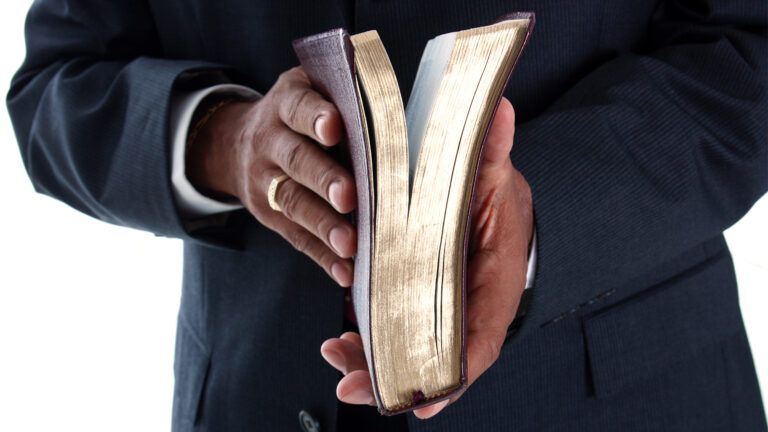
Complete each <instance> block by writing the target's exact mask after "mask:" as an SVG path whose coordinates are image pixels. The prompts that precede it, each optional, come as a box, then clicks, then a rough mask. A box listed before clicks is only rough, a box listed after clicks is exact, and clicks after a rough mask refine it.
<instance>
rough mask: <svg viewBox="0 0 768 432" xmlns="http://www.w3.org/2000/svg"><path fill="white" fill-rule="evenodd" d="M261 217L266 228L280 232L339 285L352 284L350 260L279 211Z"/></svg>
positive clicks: (346, 285)
mask: <svg viewBox="0 0 768 432" xmlns="http://www.w3.org/2000/svg"><path fill="white" fill-rule="evenodd" d="M263 219H264V220H263V221H262V222H263V223H264V225H265V226H267V228H269V229H271V230H273V231H275V232H277V233H278V234H280V235H281V236H282V237H283V238H284V239H285V240H287V241H288V242H289V243H290V244H291V246H293V247H294V248H295V249H296V250H298V251H299V252H302V253H303V254H305V255H307V256H309V257H310V258H311V259H312V260H313V261H315V262H316V263H318V264H319V265H320V266H321V267H322V268H323V269H324V270H325V271H326V273H328V275H329V276H331V277H332V278H333V279H334V280H335V281H336V282H337V283H338V284H339V285H341V286H343V287H348V286H350V285H352V261H351V260H348V259H342V258H339V257H338V256H337V255H336V254H335V253H334V252H333V251H332V250H331V249H329V248H328V246H326V245H325V244H324V243H323V242H322V241H321V240H320V239H319V238H317V237H316V236H315V235H313V234H312V233H311V232H309V231H307V230H306V229H305V228H303V227H301V226H300V225H298V224H297V223H295V222H293V221H290V220H288V219H287V218H285V217H283V216H281V215H280V213H277V212H274V213H273V215H271V216H269V217H266V218H263Z"/></svg>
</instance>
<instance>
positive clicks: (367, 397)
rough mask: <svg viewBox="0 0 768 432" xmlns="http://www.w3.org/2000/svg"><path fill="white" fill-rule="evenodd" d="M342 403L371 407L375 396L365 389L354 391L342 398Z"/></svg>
mask: <svg viewBox="0 0 768 432" xmlns="http://www.w3.org/2000/svg"><path fill="white" fill-rule="evenodd" d="M341 400H342V402H346V403H348V404H355V405H370V404H372V403H373V395H372V394H371V393H370V392H369V391H367V390H363V389H357V390H352V391H351V392H349V393H347V394H346V395H344V396H343V397H342V398H341Z"/></svg>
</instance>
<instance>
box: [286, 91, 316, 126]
mask: <svg viewBox="0 0 768 432" xmlns="http://www.w3.org/2000/svg"><path fill="white" fill-rule="evenodd" d="M311 91H312V90H310V89H309V88H303V89H301V90H299V91H296V92H293V95H292V96H291V97H290V98H289V100H288V103H287V104H286V108H285V109H287V111H286V112H285V115H284V117H283V119H284V120H285V121H286V123H288V124H289V125H291V126H296V125H299V124H300V122H301V120H302V113H303V111H305V110H304V109H303V108H304V102H305V101H306V100H307V97H308V96H309V95H310V93H311Z"/></svg>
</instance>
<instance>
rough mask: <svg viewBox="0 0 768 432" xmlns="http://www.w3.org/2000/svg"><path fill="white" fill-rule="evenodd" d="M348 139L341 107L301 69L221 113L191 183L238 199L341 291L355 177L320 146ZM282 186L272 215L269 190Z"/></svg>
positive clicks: (194, 150) (208, 129) (198, 142)
mask: <svg viewBox="0 0 768 432" xmlns="http://www.w3.org/2000/svg"><path fill="white" fill-rule="evenodd" d="M342 134H343V124H342V121H341V116H340V115H339V112H338V111H337V110H336V107H335V106H334V105H333V104H332V103H330V102H329V101H327V100H325V99H324V98H323V97H322V96H321V95H320V94H319V93H317V92H316V91H314V90H313V89H312V87H311V84H310V82H309V79H308V78H307V76H306V74H305V73H304V71H303V70H302V69H301V68H300V67H296V68H293V69H291V70H289V71H286V72H284V73H283V74H281V75H280V77H279V79H278V80H277V82H276V83H275V84H274V85H273V86H272V88H271V89H270V90H269V92H268V93H267V94H266V95H265V96H264V97H263V98H261V99H260V100H258V101H256V102H231V103H229V104H227V105H225V106H224V107H222V108H221V109H219V110H217V111H216V112H215V113H214V114H213V116H212V117H211V118H210V119H209V120H208V121H207V122H206V123H205V124H204V125H203V126H202V128H201V129H200V131H199V133H198V134H197V137H196V138H195V140H194V142H192V143H189V145H188V148H187V177H188V178H189V179H190V181H191V182H192V184H193V185H195V187H196V188H197V189H199V190H200V191H202V192H204V193H206V194H208V195H210V196H212V197H236V198H237V199H239V200H240V202H241V203H242V204H243V205H244V206H245V207H246V208H247V209H248V210H249V211H250V212H251V213H252V214H253V216H254V217H256V219H258V221H259V222H261V223H262V224H263V225H264V226H266V227H268V228H270V229H272V230H274V231H276V232H277V233H279V234H280V235H281V236H282V237H283V238H285V239H286V240H287V241H288V242H290V243H291V244H292V245H293V247H295V248H296V249H297V250H299V251H301V252H303V253H305V254H306V255H308V256H309V257H310V258H312V259H313V260H314V261H315V262H317V263H318V264H319V265H320V266H321V267H323V269H325V271H326V272H327V273H328V274H329V275H331V277H333V278H334V279H335V280H336V282H338V283H339V284H340V285H341V286H349V285H351V283H352V274H353V272H352V261H351V260H350V258H351V257H352V256H353V254H354V253H355V248H356V245H357V241H356V238H355V237H356V236H355V229H354V228H353V227H352V225H351V224H350V223H349V222H348V221H347V220H346V219H345V218H344V217H343V216H342V214H344V213H349V212H350V211H352V210H353V209H354V207H355V204H356V195H355V184H354V180H353V178H352V176H351V175H350V173H349V172H348V171H347V170H346V169H345V168H343V167H342V166H341V165H340V164H339V163H338V162H336V161H334V160H333V159H332V158H331V157H330V156H329V155H328V154H326V152H325V151H324V150H323V148H322V146H325V147H329V146H333V145H336V144H337V143H338V142H339V140H340V138H341V136H342ZM283 173H284V174H286V175H288V177H289V179H288V180H285V181H284V182H282V183H281V184H280V187H279V189H278V191H277V194H276V197H275V198H276V201H277V203H278V204H279V205H280V207H281V208H282V212H279V211H275V210H272V208H271V207H270V206H269V203H268V200H267V191H268V189H269V185H270V183H271V182H272V179H274V178H276V177H278V176H280V175H282V174H283Z"/></svg>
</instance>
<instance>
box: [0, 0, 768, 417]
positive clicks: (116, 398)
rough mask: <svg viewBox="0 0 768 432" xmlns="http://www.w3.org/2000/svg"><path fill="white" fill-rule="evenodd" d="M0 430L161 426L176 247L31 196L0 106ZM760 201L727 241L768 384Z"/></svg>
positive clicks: (764, 209) (175, 294) (13, 16)
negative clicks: (730, 248) (0, 233)
mask: <svg viewBox="0 0 768 432" xmlns="http://www.w3.org/2000/svg"><path fill="white" fill-rule="evenodd" d="M29 4H30V3H29V1H28V0H12V1H8V2H3V10H2V14H0V41H2V42H0V43H1V44H2V46H1V47H2V51H1V52H2V56H1V57H0V90H1V91H2V94H3V95H5V94H6V93H7V88H8V84H9V82H10V80H11V76H12V74H13V72H14V71H15V69H16V68H17V67H18V66H19V65H20V63H21V61H22V59H23V55H24V46H23V30H22V29H23V20H24V15H25V13H26V10H27V8H28V5H29ZM0 200H1V202H2V209H1V210H0V230H2V231H1V232H2V236H1V237H0V431H9V432H10V431H13V432H15V431H54V430H56V431H58V430H77V431H163V430H168V429H169V428H170V417H171V399H172V388H173V374H172V365H173V347H174V335H175V320H176V313H177V308H178V304H179V295H180V280H181V243H180V242H179V241H178V240H170V239H164V238H157V237H155V236H153V235H152V234H148V233H144V232H139V231H133V230H129V229H125V228H119V227H114V226H111V225H107V224H105V223H101V222H97V221H95V220H93V219H90V218H88V217H87V216H84V215H81V214H79V213H77V212H75V211H74V210H72V209H70V208H68V207H66V206H65V205H64V204H61V203H59V202H57V201H54V200H52V199H50V198H47V197H44V196H42V195H36V194H35V193H34V192H33V190H32V186H31V185H30V183H29V181H28V179H27V177H26V174H25V172H24V170H23V167H22V163H21V159H20V157H19V152H18V148H17V146H16V142H15V139H14V136H13V132H12V130H11V125H10V121H9V119H8V116H7V112H6V108H5V104H2V108H1V109H0ZM767 221H768V198H763V199H762V200H761V201H760V202H759V203H758V205H756V206H755V208H754V209H753V210H752V211H751V212H750V213H749V214H748V215H747V216H746V217H745V218H744V219H743V220H742V221H741V222H739V223H738V224H737V225H736V226H735V227H733V228H732V229H730V230H729V231H728V233H727V237H728V242H729V244H730V245H731V247H732V252H733V255H734V258H735V261H736V270H737V275H738V279H739V283H740V292H741V304H742V309H743V314H744V318H745V321H746V324H747V330H748V333H749V337H750V340H751V342H752V349H753V353H754V357H755V364H756V365H757V367H758V373H759V375H760V379H761V381H762V383H763V387H764V388H766V386H768V318H766V312H765V311H766V310H768V246H767V245H768V228H766V222H767Z"/></svg>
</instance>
